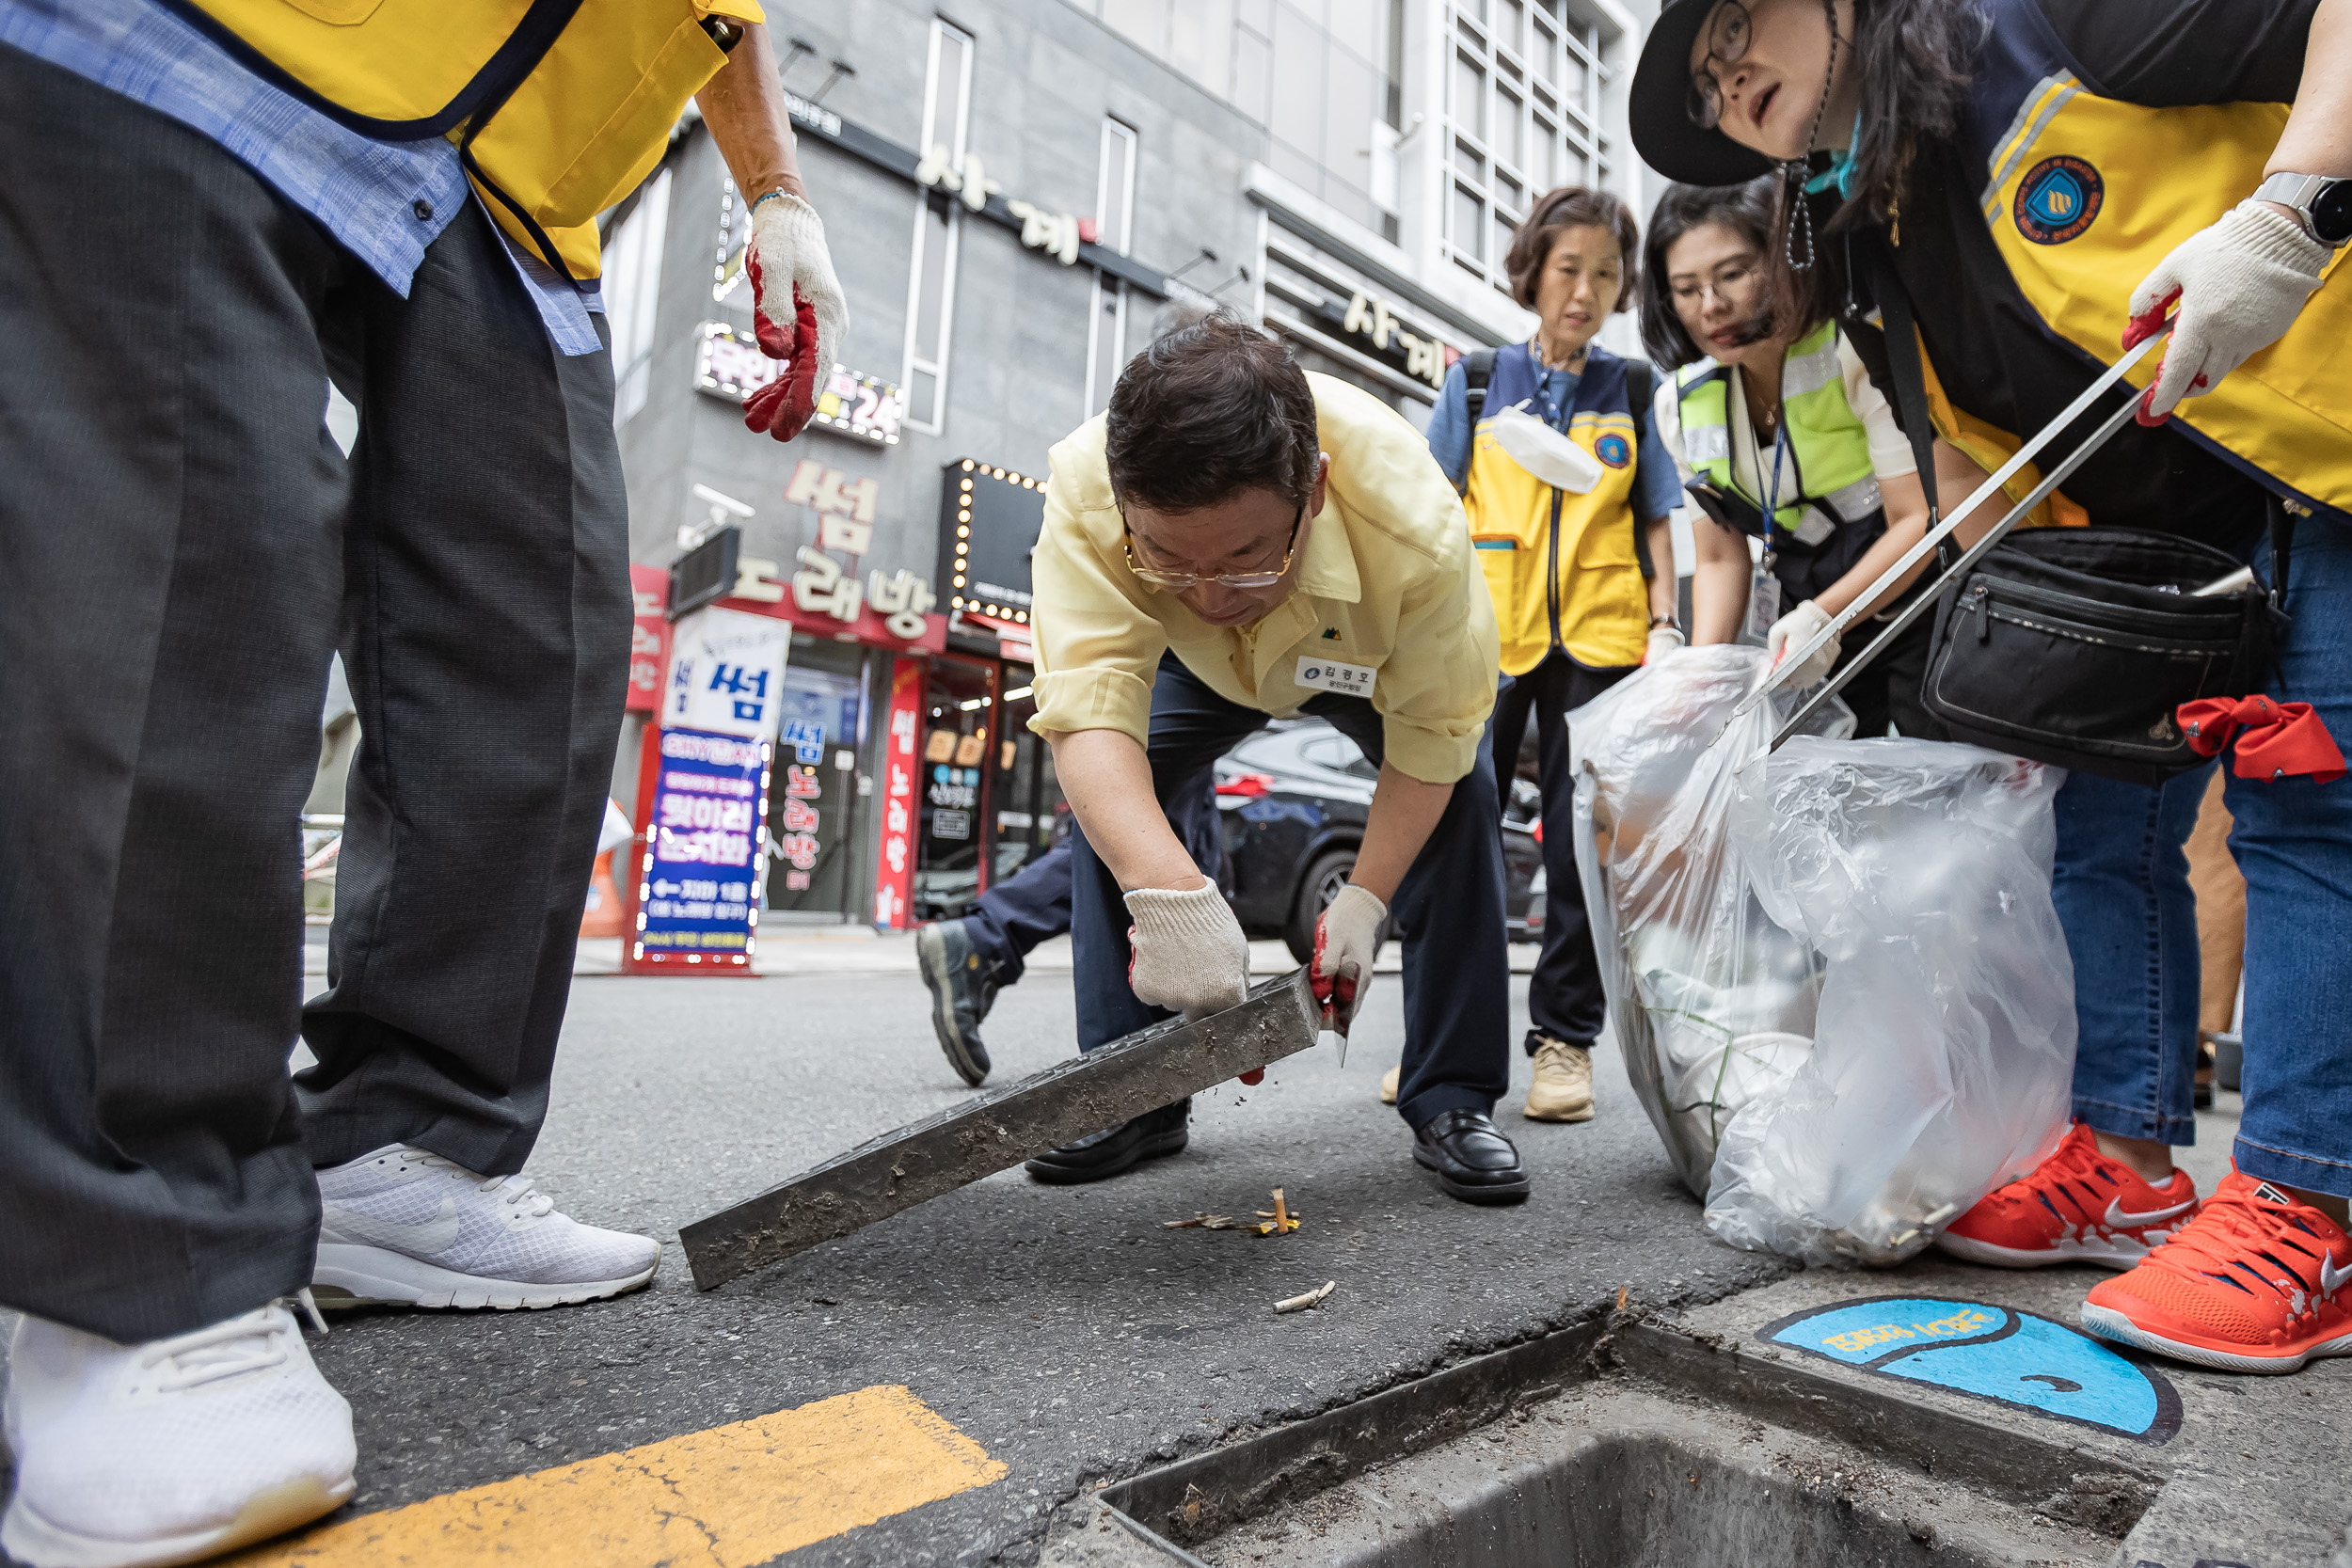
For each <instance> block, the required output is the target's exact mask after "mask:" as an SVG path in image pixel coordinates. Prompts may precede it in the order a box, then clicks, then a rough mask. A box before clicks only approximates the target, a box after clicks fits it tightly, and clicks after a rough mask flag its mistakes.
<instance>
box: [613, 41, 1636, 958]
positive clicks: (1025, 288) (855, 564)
mask: <svg viewBox="0 0 2352 1568" xmlns="http://www.w3.org/2000/svg"><path fill="white" fill-rule="evenodd" d="M774 32H775V34H776V43H777V49H778V54H779V57H780V60H781V62H782V69H783V73H784V83H785V87H786V88H787V92H789V93H791V94H792V95H793V114H794V123H795V129H796V130H797V131H798V133H799V135H800V146H801V162H802V166H803V174H804V176H805V179H806V181H807V184H808V187H809V190H810V193H811V196H812V198H813V199H814V201H815V203H816V205H817V207H818V211H819V213H820V214H822V215H823V217H824V219H825V224H826V230H827V234H828V238H829V241H830V244H831V246H832V250H833V256H834V265H835V268H836V270H837V271H838V273H839V275H840V277H841V279H842V282H843V285H844V289H845V291H846V293H847V294H848V296H849V303H850V330H849V332H848V333H847V335H846V338H845V341H844V342H843V343H842V345H841V347H840V350H839V354H840V363H839V365H838V367H837V368H836V369H835V370H834V373H833V374H832V376H831V378H830V381H829V385H828V388H827V391H828V396H827V397H826V398H825V399H824V400H823V402H822V403H821V404H820V418H819V420H818V422H817V423H814V424H812V425H811V426H810V428H809V430H808V431H807V432H806V433H805V434H804V435H803V436H801V437H800V438H799V439H798V440H795V441H793V442H791V443H789V444H779V443H777V442H775V441H772V440H771V439H769V438H768V437H766V436H759V435H755V434H754V433H752V432H750V431H748V430H746V429H745V428H744V427H743V424H742V421H741V412H740V405H741V403H742V400H743V399H744V398H745V397H747V396H749V395H750V393H751V392H752V391H753V390H755V388H757V387H758V386H759V385H760V384H761V383H762V382H763V381H764V380H765V378H766V377H767V376H768V375H769V374H770V373H771V370H772V367H771V362H769V361H767V360H766V359H765V358H764V356H760V355H759V354H758V352H757V350H756V347H755V343H754V341H753V336H752V325H753V324H752V309H751V307H752V301H751V289H750V285H749V282H748V280H746V279H744V278H743V277H741V256H742V247H743V245H744V242H745V240H746V239H747V238H748V234H749V218H748V209H747V205H746V195H747V193H743V192H739V191H738V190H736V189H735V188H734V186H733V184H732V183H731V182H730V181H729V180H728V178H727V174H726V170H725V167H724V165H723V162H722V160H721V159H720V157H719V154H718V150H717V149H716V148H715V146H714V145H713V144H712V142H711V140H710V137H709V135H707V132H706V131H705V130H704V129H703V128H702V127H701V125H700V124H699V123H697V122H696V121H695V119H694V118H693V117H692V116H691V115H690V116H689V117H688V119H687V120H686V121H685V122H684V123H682V124H681V125H680V127H679V128H678V130H677V132H676V134H675V135H674V137H673V142H672V146H671V148H670V150H669V153H668V155H667V156H666V157H665V159H664V160H663V162H662V164H661V166H660V168H659V169H658V170H657V171H656V173H655V174H654V175H653V177H652V178H651V179H649V180H648V181H647V182H646V183H645V184H644V186H643V187H641V188H640V190H639V191H638V192H637V193H636V194H635V195H633V196H632V197H631V198H629V199H628V200H627V201H625V202H623V203H622V204H621V205H619V206H618V207H616V208H614V209H613V211H612V213H610V214H607V215H606V238H605V254H606V277H605V293H606V300H607V307H608V312H609V322H610V325H611V328H612V341H613V361H614V371H615V377H616V388H617V398H616V407H615V422H616V425H617V428H618V432H619V437H620V444H621V451H622V457H623V463H624V467H625V469H626V472H627V476H628V499H629V509H630V519H631V522H630V528H631V546H632V552H633V556H634V559H635V560H636V561H637V562H640V563H641V565H640V570H639V573H638V578H639V584H640V611H641V614H640V623H639V633H638V638H639V658H638V660H637V671H636V674H635V677H634V683H633V685H632V695H631V701H632V710H633V711H632V721H631V725H630V729H629V733H628V735H626V736H625V737H624V743H623V745H622V748H621V752H620V757H619V760H618V762H617V764H616V768H615V777H614V793H615V796H616V797H617V798H618V799H619V800H622V801H623V802H624V803H625V804H628V803H629V802H632V801H634V800H636V785H637V777H636V775H637V772H638V765H639V759H640V756H641V753H642V751H643V744H642V739H643V737H642V728H643V725H644V722H645V720H644V713H645V712H646V711H649V710H650V709H651V708H652V707H653V705H654V704H655V702H656V701H657V700H658V698H659V686H660V657H661V645H662V638H663V631H662V627H663V625H664V610H663V605H662V602H661V601H662V598H663V594H664V588H663V584H664V581H665V578H666V571H665V569H666V568H667V567H668V566H669V565H670V564H671V563H672V562H675V560H677V559H678V558H679V556H680V555H681V554H682V553H683V552H684V551H686V550H687V549H689V548H691V547H692V546H696V545H698V544H701V543H703V542H705V541H707V540H708V539H710V538H712V537H713V536H714V535H715V534H716V533H717V532H718V531H721V530H724V529H735V530H739V541H740V546H739V547H740V558H741V560H740V563H739V567H738V574H737V582H736V591H735V593H734V594H731V595H729V596H728V597H725V598H723V600H722V601H721V602H722V603H723V604H724V605H726V606H728V607H730V608H735V609H740V610H754V611H755V612H758V613H765V614H771V615H776V616H779V617H782V618H785V619H787V620H789V621H791V622H792V624H793V626H794V634H793V637H792V650H791V655H790V660H789V664H788V666H787V672H786V676H785V713H786V720H785V731H784V737H783V740H782V742H781V743H780V745H779V749H778V755H777V765H778V768H779V777H778V779H777V783H776V787H775V788H774V789H773V790H772V792H771V809H770V820H769V823H768V828H767V844H768V852H769V855H770V857H771V858H770V861H769V863H768V870H767V878H766V895H767V896H766V902H767V905H768V907H769V911H770V913H769V915H768V917H767V923H769V924H771V925H772V924H773V923H775V922H777V921H784V922H789V921H792V920H806V921H812V922H843V921H847V922H852V923H863V922H867V921H877V920H879V921H880V922H881V923H882V924H888V925H903V924H908V923H911V922H913V921H915V920H922V919H931V918H939V917H942V916H946V915H952V914H954V913H956V912H959V911H961V909H962V908H964V907H965V905H966V904H967V903H968V902H969V900H970V899H971V898H973V897H974V896H977V894H978V892H979V891H981V890H982V889H983V888H984V887H986V886H987V885H988V884H989V882H990V881H992V880H993V879H997V878H999V877H1002V876H1004V875H1007V874H1009V872H1010V871H1011V870H1013V869H1015V868H1017V867H1018V866H1019V865H1020V864H1021V863H1023V862H1024V861H1025V860H1026V859H1027V858H1030V857H1031V856H1033V855H1035V854H1037V853H1039V852H1041V849H1042V848H1043V847H1045V846H1046V845H1047V844H1048V843H1050V841H1051V838H1052V836H1053V832H1054V830H1055V825H1056V820H1057V816H1058V815H1059V813H1060V809H1061V807H1060V797H1059V792H1058V791H1057V789H1056V788H1055V787H1054V783H1053V778H1052V769H1051V763H1050V758H1049V756H1048V755H1047V754H1046V752H1045V750H1044V748H1043V747H1042V746H1041V745H1040V744H1039V743H1038V742H1037V741H1036V740H1035V738H1034V737H1033V736H1030V735H1029V734H1028V732H1027V730H1026V728H1025V721H1026V720H1027V718H1028V716H1029V714H1030V713H1031V712H1033V711H1034V709H1033V708H1032V707H1031V706H1030V705H1028V704H1027V703H1026V702H1025V697H1026V695H1027V689H1028V686H1029V684H1030V680H1029V662H1028V661H1029V659H1030V657H1031V649H1030V643H1029V641H1028V625H1027V624H1028V566H1027V561H1028V551H1029V548H1030V546H1031V545H1032V544H1033V543H1034V540H1035V536H1036V531H1037V526H1038V522H1039V519H1040V518H1041V514H1042V485H1043V480H1044V475H1045V470H1046V454H1047V452H1048V451H1049V450H1050V449H1051V447H1052V446H1053V444H1054V443H1055V442H1057V441H1058V440H1059V439H1060V438H1061V437H1062V436H1065V435H1067V434H1068V433H1069V432H1070V431H1071V430H1072V429H1073V428H1074V427H1075V426H1076V425H1078V424H1079V423H1080V422H1082V421H1083V420H1086V419H1087V418H1089V417H1090V416H1091V415H1093V414H1095V413H1097V412H1099V411H1100V410H1101V409H1102V408H1103V407H1104V404H1106V403H1107V401H1108V398H1109V394H1110V388H1111V387H1112V385H1113V383H1114V382H1115V381H1116V379H1117V376H1118V373H1119V370H1120V367H1121V366H1122V365H1123V364H1124V363H1125V361H1126V359H1127V358H1128V357H1129V356H1131V355H1132V354H1133V353H1135V352H1136V350H1137V349H1139V348H1140V347H1141V346H1142V345H1143V344H1144V342H1146V341H1148V340H1149V338H1150V337H1151V336H1152V333H1153V331H1154V330H1155V327H1156V325H1157V324H1159V323H1160V322H1161V321H1162V320H1163V319H1164V315H1165V312H1166V311H1167V310H1168V307H1169V305H1170V303H1171V302H1172V301H1176V300H1187V301H1198V300H1201V299H1206V300H1211V301H1214V302H1216V303H1218V304H1222V305H1225V306H1228V307H1230V308H1232V309H1237V310H1239V311H1241V312H1242V313H1244V314H1246V315H1249V316H1252V317H1255V318H1259V319H1263V321H1264V322H1265V323H1266V325H1268V326H1269V327H1270V328H1271V329H1273V330H1274V331H1276V332H1278V333H1279V334H1280V335H1281V336H1282V337H1283V338H1284V339H1285V340H1286V341H1289V342H1290V343H1291V344H1292V345H1293V346H1294V348H1295V350H1296V352H1297V353H1298V356H1299V357H1300V358H1301V360H1302V362H1304V363H1306V364H1307V365H1308V366H1309V368H1311V369H1314V370H1320V371H1325V372H1330V373H1333V374H1337V375H1341V376H1343V377H1344V378H1346V379H1348V380H1351V381H1354V382H1356V383H1358V384H1359V385H1361V386H1364V387H1366V388H1370V389H1372V390H1374V391H1375V392H1376V393H1378V394H1379V395H1381V396H1382V397H1384V398H1385V399H1387V400H1388V401H1389V402H1390V403H1391V404H1392V405H1394V406H1396V407H1397V408H1399V409H1400V411H1402V412H1403V413H1405V414H1406V417H1407V418H1409V419H1411V420H1413V421H1414V422H1415V423H1416V424H1417V425H1421V424H1425V423H1426V422H1427V411H1428V408H1429V405H1430V404H1432V403H1433V402H1434V400H1435V398H1436V395H1437V388H1438V384H1439V383H1440V382H1441V381H1442V379H1443V376H1444V372H1445V370H1446V368H1447V366H1448V365H1450V364H1451V363H1452V361H1453V360H1454V358H1455V357H1458V356H1459V355H1460V354H1461V353H1463V352H1467V351H1468V350H1469V349H1470V348H1474V347H1477V346H1482V345H1491V344H1495V343H1500V342H1503V341H1511V340H1513V339H1515V338H1517V337H1519V336H1522V335H1524V334H1525V333H1526V332H1527V331H1528V330H1529V328H1530V326H1531V325H1532V318H1530V317H1529V316H1528V315H1527V314H1526V312H1524V311H1522V310H1520V309H1518V307H1517V306H1516V305H1514V304H1513V303H1512V302H1511V301H1510V299H1509V298H1508V295H1507V292H1506V290H1505V288H1504V287H1503V286H1502V282H1501V279H1502V272H1501V260H1502V251H1501V248H1500V247H1501V246H1502V245H1503V244H1505V243H1506V242H1507V237H1508V233H1509V230H1510V227H1511V226H1512V225H1513V224H1515V223H1516V222H1517V221H1518V216H1519V215H1520V214H1521V213H1523V212H1524V210H1525V206H1526V203H1527V201H1528V200H1529V199H1530V198H1532V196H1533V195H1534V194H1539V193H1540V192H1541V191H1542V190H1543V189H1546V188H1548V187H1549V184H1550V183H1555V182H1565V181H1568V180H1578V181H1592V182H1599V183H1603V184H1606V185H1609V186H1610V187H1612V188H1614V189H1617V190H1619V191H1620V192H1621V193H1623V194H1625V195H1627V196H1628V197H1629V198H1631V199H1634V200H1636V202H1637V203H1639V202H1640V200H1641V198H1642V195H1643V192H1642V189H1641V178H1642V176H1641V170H1640V169H1639V166H1638V165H1637V164H1636V163H1635V162H1634V161H1633V159H1632V157H1631V153H1630V149H1629V143H1628V141H1627V139H1626V137H1625V135H1624V131H1623V119H1624V113H1623V104H1622V93H1623V85H1624V83H1625V82H1626V81H1627V80H1629V77H1630V74H1631V70H1630V67H1631V60H1632V54H1633V51H1634V50H1635V49H1636V48H1637V47H1638V42H1639V29H1638V24H1637V23H1636V21H1635V19H1634V17H1633V16H1631V15H1629V14H1628V13H1626V12H1624V11H1623V10H1621V9H1620V8H1618V7H1617V6H1616V5H1615V4H1613V3H1611V4H1604V5H1596V4H1594V3H1593V0H1306V3H1304V4H1301V3H1298V0H973V3H959V4H958V5H957V6H956V7H955V8H953V10H952V13H950V12H948V11H946V10H944V9H942V10H934V9H932V8H930V7H927V6H924V5H922V4H919V3H917V0H863V3H862V4H859V5H856V6H849V7H837V8H831V9H829V10H823V11H814V10H809V9H803V10H799V11H796V12H795V13H794V14H793V15H791V16H790V17H789V18H788V19H785V20H780V21H778V22H777V23H776V24H774ZM748 194H750V195H756V194H757V193H756V192H754V193H748ZM1622 330H1623V328H1622V327H1619V326H1613V328H1612V331H1613V333H1616V332H1619V331H1622ZM1626 341H1628V342H1629V341H1630V339H1629V335H1628V336H1627V339H1626ZM925 611H928V620H926V621H925V622H924V625H925V630H924V632H923V634H922V635H920V636H908V635H904V634H905V633H906V632H907V631H908V630H909V629H911V628H912V627H913V626H915V625H916V624H917V621H916V620H911V619H909V618H908V617H909V616H910V615H914V616H918V617H920V616H921V615H922V613H923V612H925ZM894 612H895V613H894ZM910 715H911V716H912V717H911V718H910V717H909V716H910ZM910 725H911V726H912V734H911V735H910V734H909V733H907V732H908V731H909V728H910ZM894 731H896V732H898V733H897V735H896V741H897V743H898V744H900V745H901V746H903V747H910V748H911V750H912V752H913V753H914V762H915V767H916V771H915V776H914V780H913V783H914V785H915V788H914V794H913V798H912V799H908V798H907V797H906V796H905V795H904V793H903V792H901V793H900V794H898V795H896V796H894V794H893V790H892V784H893V782H894V781H893V777H892V772H891V767H892V762H893V758H892V755H891V752H890V748H891V747H892V745H893V743H894ZM899 782H901V783H903V782H904V781H899ZM641 826H642V824H641ZM894 879H896V880H895V883H894ZM894 886H895V888H896V889H897V891H895V892H894Z"/></svg>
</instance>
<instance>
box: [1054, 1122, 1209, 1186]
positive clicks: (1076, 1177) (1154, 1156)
mask: <svg viewBox="0 0 2352 1568" xmlns="http://www.w3.org/2000/svg"><path fill="white" fill-rule="evenodd" d="M1191 1141H1192V1133H1191V1132H1190V1130H1189V1129H1186V1128H1183V1127H1179V1128H1177V1129H1176V1130H1175V1131H1173V1132H1154V1133H1152V1135H1151V1136H1150V1137H1148V1138H1145V1139H1144V1140H1142V1141H1141V1142H1140V1143H1138V1144H1136V1147H1135V1148H1132V1149H1130V1150H1128V1151H1127V1153H1126V1155H1125V1156H1124V1157H1123V1158H1121V1159H1119V1160H1113V1161H1107V1162H1105V1163H1104V1164H1099V1165H1057V1164H1053V1163H1052V1162H1051V1161H1048V1160H1044V1159H1037V1160H1031V1161H1030V1162H1029V1163H1028V1165H1027V1169H1028V1172H1029V1180H1032V1181H1042V1182H1044V1183H1045V1184H1046V1185H1047V1186H1049V1187H1076V1186H1081V1185H1083V1184H1084V1183H1086V1182H1089V1181H1107V1180H1110V1179H1111V1178H1112V1177H1114V1176H1121V1175H1124V1174H1125V1173H1126V1172H1128V1171H1131V1170H1133V1169H1135V1168H1136V1166H1137V1165H1139V1164H1143V1162H1144V1161H1146V1160H1159V1159H1165V1158H1166V1157H1167V1156H1168V1155H1170V1154H1181V1153H1183V1152H1184V1146H1185V1145H1186V1144H1188V1143H1190V1142H1191Z"/></svg>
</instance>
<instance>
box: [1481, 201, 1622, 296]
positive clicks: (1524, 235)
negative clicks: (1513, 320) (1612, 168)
mask: <svg viewBox="0 0 2352 1568" xmlns="http://www.w3.org/2000/svg"><path fill="white" fill-rule="evenodd" d="M1583 228H1592V229H1606V230H1609V231H1610V232H1611V233H1613V234H1614V235H1616V236H1617V253H1618V254H1619V255H1620V256H1622V257H1624V258H1625V281H1624V284H1623V286H1622V287H1621V288H1620V289H1619V290H1618V292H1617V309H1620V310H1630V309H1633V296H1634V294H1635V293H1636V292H1637V291H1638V288H1639V286H1640V283H1641V280H1642V230H1641V227H1640V226H1639V225H1638V224H1636V223H1635V222H1634V221H1633V209H1632V208H1630V207H1628V206H1627V205H1626V204H1625V203H1624V202H1622V201H1620V200H1618V199H1617V198H1615V197H1613V196H1612V195H1610V194H1609V193H1608V192H1607V191H1590V190H1586V189H1585V188H1584V187H1583V186H1581V185H1563V186H1561V187H1560V188H1559V189H1558V190H1556V191H1550V192H1548V193H1546V194H1545V195H1544V196H1542V197H1540V198H1537V199H1536V202H1535V205H1534V207H1532V208H1530V209H1528V214H1527V217H1526V219H1525V221H1523V222H1522V223H1520V225H1519V227H1518V231H1517V232H1516V233H1514V234H1513V235H1512V236H1511V249H1510V253H1509V254H1508V255H1506V256H1504V257H1503V259H1502V270H1503V271H1505V272H1507V273H1509V274H1510V275H1511V297H1512V298H1513V299H1516V300H1518V302H1519V303H1520V304H1521V305H1523V306H1525V307H1526V308H1527V309H1530V310H1533V309H1535V284H1536V280H1537V279H1538V278H1540V277H1542V276H1543V272H1544V263H1545V262H1546V261H1549V260H1550V259H1551V247H1552V245H1553V243H1554V242H1555V241H1557V240H1558V239H1559V238H1560V236H1561V235H1563V234H1565V233H1566V232H1567V231H1568V230H1571V229H1583Z"/></svg>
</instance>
